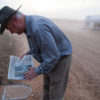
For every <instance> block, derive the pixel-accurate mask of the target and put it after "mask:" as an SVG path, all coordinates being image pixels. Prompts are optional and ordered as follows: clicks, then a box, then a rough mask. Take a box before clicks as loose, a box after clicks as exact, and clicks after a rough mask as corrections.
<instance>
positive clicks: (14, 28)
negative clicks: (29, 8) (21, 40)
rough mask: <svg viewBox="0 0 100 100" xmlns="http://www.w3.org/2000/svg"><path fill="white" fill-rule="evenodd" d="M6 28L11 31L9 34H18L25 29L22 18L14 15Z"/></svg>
mask: <svg viewBox="0 0 100 100" xmlns="http://www.w3.org/2000/svg"><path fill="white" fill-rule="evenodd" d="M6 28H7V29H8V30H9V31H10V32H11V34H13V33H16V34H18V35H20V34H22V33H23V32H24V31H25V30H24V25H23V22H22V20H21V19H18V18H15V17H13V18H11V19H10V21H9V22H8V24H7V27H6Z"/></svg>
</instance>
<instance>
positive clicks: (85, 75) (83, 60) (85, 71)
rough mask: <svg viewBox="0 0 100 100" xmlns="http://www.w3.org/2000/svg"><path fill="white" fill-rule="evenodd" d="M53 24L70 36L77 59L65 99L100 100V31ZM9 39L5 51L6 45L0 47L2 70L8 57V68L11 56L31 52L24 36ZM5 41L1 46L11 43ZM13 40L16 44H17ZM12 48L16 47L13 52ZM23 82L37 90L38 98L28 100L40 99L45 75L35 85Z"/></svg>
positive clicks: (77, 24) (70, 23) (80, 25)
mask: <svg viewBox="0 0 100 100" xmlns="http://www.w3.org/2000/svg"><path fill="white" fill-rule="evenodd" d="M53 21H54V22H55V23H56V24H57V25H58V26H59V27H60V28H61V29H62V30H63V32H64V33H65V34H66V36H68V38H69V39H70V41H71V42H72V46H73V60H72V65H71V70H70V76H69V83H68V88H67V91H66V93H65V100H100V30H96V31H91V30H89V29H86V28H85V27H84V23H83V22H82V21H68V20H53ZM5 36H6V34H5ZM8 37H9V39H8V38H7V39H8V40H9V41H8V43H5V45H6V46H5V49H4V46H2V45H0V53H1V54H2V53H3V54H5V55H2V57H0V60H2V62H3V63H2V62H0V63H1V65H2V66H1V67H3V66H4V65H5V63H4V60H3V59H4V58H5V61H6V62H7V64H6V66H7V65H8V60H7V59H8V56H9V55H11V54H14V55H18V56H20V55H22V54H23V53H24V52H26V51H27V50H28V44H27V40H26V38H25V36H24V35H22V37H20V36H16V35H14V36H11V35H9V36H8ZM11 37H12V39H11ZM0 38H1V37H0ZM4 38H5V37H4V36H3V40H2V41H1V40H0V44H1V43H4V41H6V40H7V39H6V38H5V39H4ZM11 41H14V43H12V42H11ZM8 46H9V47H8ZM6 47H7V48H6ZM12 47H14V48H13V49H12V50H11V48H12ZM5 52H6V53H5ZM6 57H7V59H6ZM37 65H39V63H38V62H36V61H35V66H37ZM23 83H26V84H28V85H30V86H32V88H33V93H34V96H30V97H29V98H28V99H27V100H40V98H41V95H42V84H43V82H42V75H41V76H38V77H37V78H35V79H34V80H33V81H31V82H23Z"/></svg>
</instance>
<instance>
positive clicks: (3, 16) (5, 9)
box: [0, 5, 22, 35]
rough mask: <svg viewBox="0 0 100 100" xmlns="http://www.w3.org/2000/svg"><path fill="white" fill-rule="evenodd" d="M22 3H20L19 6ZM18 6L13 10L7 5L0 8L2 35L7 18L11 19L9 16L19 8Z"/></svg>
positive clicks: (0, 32)
mask: <svg viewBox="0 0 100 100" xmlns="http://www.w3.org/2000/svg"><path fill="white" fill-rule="evenodd" d="M21 6H22V5H20V7H21ZM20 7H19V8H18V9H17V10H14V9H12V8H10V7H8V6H4V7H3V8H2V9H1V10H0V24H1V26H0V34H1V35H2V34H3V32H4V30H5V28H6V26H7V24H8V22H9V20H10V19H11V17H12V16H13V15H14V14H16V12H17V11H18V10H19V9H20Z"/></svg>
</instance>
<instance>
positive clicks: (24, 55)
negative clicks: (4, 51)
mask: <svg viewBox="0 0 100 100" xmlns="http://www.w3.org/2000/svg"><path fill="white" fill-rule="evenodd" d="M28 54H29V53H28V52H26V53H24V54H23V55H22V56H21V57H20V59H22V58H23V57H24V56H25V55H28Z"/></svg>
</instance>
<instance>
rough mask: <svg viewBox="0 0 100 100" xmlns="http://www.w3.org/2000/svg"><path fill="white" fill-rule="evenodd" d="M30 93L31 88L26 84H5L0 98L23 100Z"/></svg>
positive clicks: (2, 99)
mask: <svg viewBox="0 0 100 100" xmlns="http://www.w3.org/2000/svg"><path fill="white" fill-rule="evenodd" d="M31 94H32V88H31V87H30V86H28V85H6V86H4V88H3V93H2V98H1V100H25V99H27V98H28V97H29V96H30V95H31Z"/></svg>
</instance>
